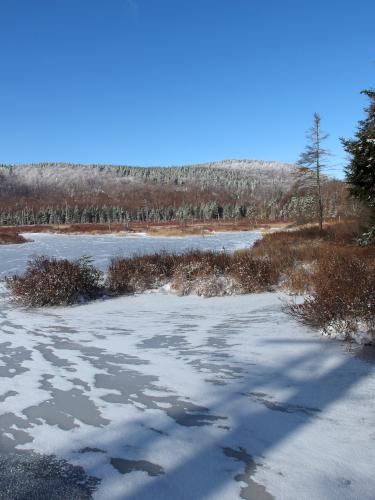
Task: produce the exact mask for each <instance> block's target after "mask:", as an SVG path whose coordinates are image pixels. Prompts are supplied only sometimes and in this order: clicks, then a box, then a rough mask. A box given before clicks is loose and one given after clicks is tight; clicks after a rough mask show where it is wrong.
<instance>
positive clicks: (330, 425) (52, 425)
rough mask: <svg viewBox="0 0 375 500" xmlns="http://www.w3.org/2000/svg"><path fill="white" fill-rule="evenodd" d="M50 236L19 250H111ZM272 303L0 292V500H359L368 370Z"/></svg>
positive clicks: (366, 499) (374, 457) (364, 499)
mask: <svg viewBox="0 0 375 500" xmlns="http://www.w3.org/2000/svg"><path fill="white" fill-rule="evenodd" d="M218 237H219V236H218ZM220 237H221V235H220ZM252 237H254V236H253V235H252V234H251V233H244V234H239V233H236V235H234V234H233V233H232V234H227V233H226V234H225V241H224V240H221V242H217V247H216V248H217V249H220V246H226V248H228V249H229V246H230V245H231V246H230V249H234V248H238V247H239V246H241V245H243V246H244V245H245V244H246V245H247V244H249V238H250V239H251V238H252ZM51 238H52V239H51ZM53 238H54V237H53V236H51V235H41V237H40V239H39V238H38V240H37V241H35V243H34V244H32V245H30V247H29V248H30V249H31V247H32V246H34V249H35V248H37V251H36V252H37V253H40V250H41V249H42V248H43V251H42V252H41V253H47V251H49V252H53V243H52V242H53V241H55V242H56V241H59V242H64V245H66V246H65V247H63V246H62V243H61V245H60V244H59V245H58V247H56V248H55V251H54V252H53V253H56V254H59V255H61V256H69V257H76V256H79V255H81V253H80V252H81V250H84V252H83V253H89V254H91V255H92V254H93V253H94V252H93V250H94V249H95V255H96V259H97V262H99V263H102V264H101V265H105V264H106V262H107V259H108V258H109V257H110V256H111V255H113V252H112V251H113V249H114V247H113V245H110V244H109V243H108V240H111V238H108V237H103V239H104V241H102V237H90V238H92V240H90V241H92V242H95V243H93V244H92V247H91V249H92V251H90V252H87V251H86V250H87V249H88V250H90V246H89V245H88V244H87V241H89V240H88V239H87V238H88V237H86V236H85V237H70V236H69V237H67V236H59V237H58V238H59V239H58V240H53ZM70 238H78V240H76V244H77V242H82V241H85V242H86V243H85V245H86V246H85V245H83V243H82V247H81V246H80V247H79V248H78V249H77V248H75V247H74V245H72V244H71V242H70V241H71V240H70ZM80 238H83V240H81V239H80ZM213 238H216V236H215V237H213ZM241 238H243V239H242V240H241ZM246 238H247V239H246ZM189 239H190V238H189ZM113 240H114V241H115V242H117V239H116V238H115V237H113ZM149 240H151V241H152V242H155V241H159V240H164V241H165V240H166V239H164V238H163V239H162V238H158V239H154V238H152V239H151V238H150V239H149V238H139V240H138V241H140V245H141V247H142V249H145V248H146V243H144V242H148V241H149ZM175 240H177V238H176V239H175ZM178 240H180V239H178ZM202 240H204V242H206V241H207V242H208V241H210V243H207V244H211V245H212V244H214V243H212V242H214V241H215V240H211V237H207V238H201V239H200V240H195V241H196V242H198V241H199V245H203V244H206V243H203V242H202ZM129 241H130V239H129ZM170 241H171V239H170V238H168V240H167V242H170ZM127 242H128V239H127V238H124V239H123V240H120V239H119V240H118V243H116V245H117V244H118V245H120V247H116V248H115V253H120V252H127V251H129V252H130V253H132V252H133V251H134V249H136V247H135V246H133V247H132V248H131V249H130V248H129V247H125V245H126V244H127ZM229 242H231V244H230V245H229ZM162 243H163V242H160V245H161V244H162ZM220 243H221V245H220ZM153 244H154V243H153ZM173 244H176V245H183V243H182V242H179V243H175V242H173ZM189 244H190V242H189ZM121 245H124V246H123V247H122V248H121ZM143 245H145V246H143ZM12 248H13V251H14V254H13V258H12V253H11V250H12V249H9V247H3V248H1V247H0V253H1V254H2V255H3V256H4V254H3V253H2V252H3V249H4V250H5V252H6V259H5V260H6V262H8V266H12V265H13V266H14V269H17V270H20V269H21V268H22V265H24V262H25V259H26V258H27V255H26V253H27V252H26V250H25V249H26V248H27V245H18V246H13V247H12ZM159 248H160V247H159ZM189 248H191V245H190V246H189ZM204 248H207V247H204ZM154 249H155V248H153V250H154ZM176 249H177V250H180V249H181V250H182V247H181V246H180V247H178V248H176ZM75 251H77V253H74V252H75ZM22 252H25V253H22ZM69 252H73V253H69ZM31 253H32V252H31ZM1 262H2V263H1V266H2V271H3V272H5V271H6V270H7V269H6V265H5V264H4V260H3V259H2V261H1ZM12 262H13V264H12ZM8 272H9V269H8ZM285 299H286V297H285V296H283V295H281V294H276V293H274V294H272V293H264V294H254V295H247V296H238V297H218V298H212V299H204V298H200V297H196V296H190V297H175V296H173V295H171V294H166V293H163V292H154V293H148V294H143V295H139V296H131V297H121V298H117V299H112V300H98V301H96V302H92V303H90V304H85V305H80V306H75V307H60V308H48V309H43V310H42V309H39V310H25V309H21V308H16V307H14V306H12V305H11V304H10V303H9V302H8V301H7V298H6V295H5V294H3V295H2V296H1V297H0V300H1V302H0V330H1V337H0V498H1V499H7V500H10V499H11V500H12V499H14V500H16V499H17V500H19V499H21V498H22V499H28V498H35V499H38V500H44V499H46V500H57V499H59V500H61V499H64V500H65V499H67V500H74V499H85V498H90V497H91V495H93V497H94V498H95V499H100V500H108V499H111V500H117V499H118V500H120V499H132V500H133V499H135V500H141V499H142V500H146V499H147V500H149V499H152V500H158V499H163V500H177V499H179V500H180V499H183V500H184V499H186V500H198V499H199V500H200V499H210V500H233V499H236V498H244V499H254V500H270V499H272V498H276V499H283V500H303V499H306V500H310V499H314V500H327V499H329V500H342V499H344V500H345V499H346V500H352V499H357V498H358V499H361V500H372V499H373V498H374V496H373V492H374V491H375V477H374V474H373V470H374V466H375V434H374V428H375V425H374V424H375V417H374V394H375V374H374V371H373V369H374V364H373V363H368V362H366V361H365V360H362V359H359V358H358V357H355V356H353V355H352V354H351V353H350V352H347V349H346V348H345V347H344V346H343V345H342V344H340V343H339V342H336V341H331V340H329V339H326V338H322V337H320V336H319V335H318V334H317V333H316V332H314V331H312V330H309V329H308V328H306V327H303V326H301V325H299V324H297V323H296V322H295V321H294V320H293V319H292V318H290V317H288V316H287V315H286V314H285V313H284V312H283V310H282V300H285ZM31 492H32V493H33V496H31V494H30V493H31Z"/></svg>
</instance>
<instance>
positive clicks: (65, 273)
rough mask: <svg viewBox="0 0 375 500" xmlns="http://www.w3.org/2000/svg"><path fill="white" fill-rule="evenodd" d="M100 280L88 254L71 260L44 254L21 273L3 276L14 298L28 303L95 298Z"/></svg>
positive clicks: (55, 302) (55, 303)
mask: <svg viewBox="0 0 375 500" xmlns="http://www.w3.org/2000/svg"><path fill="white" fill-rule="evenodd" d="M100 281H101V273H100V272H99V271H98V270H97V269H95V267H93V265H92V263H91V260H90V259H89V258H88V257H83V258H81V259H78V260H75V261H73V262H70V261H68V260H67V259H62V260H58V259H56V258H53V257H45V256H41V257H36V258H34V259H33V260H30V261H29V262H28V264H27V268H26V271H25V273H24V274H23V275H22V276H17V275H16V276H13V277H9V278H7V279H6V283H7V286H8V288H9V289H10V292H11V295H12V297H13V299H14V300H15V301H16V302H19V303H21V304H23V305H26V306H31V307H40V306H53V305H68V304H74V303H77V302H80V301H81V300H85V299H92V298H96V297H97V296H98V295H99V294H100V292H101V290H102V287H101V285H100Z"/></svg>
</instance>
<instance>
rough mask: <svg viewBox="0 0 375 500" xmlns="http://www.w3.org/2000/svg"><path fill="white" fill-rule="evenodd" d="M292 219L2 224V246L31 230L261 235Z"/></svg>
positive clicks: (19, 240) (22, 238)
mask: <svg viewBox="0 0 375 500" xmlns="http://www.w3.org/2000/svg"><path fill="white" fill-rule="evenodd" d="M292 224H293V223H292V222H267V221H259V222H253V221H238V222H225V221H220V222H218V221H207V222H201V221H199V222H190V223H176V222H173V223H171V222H167V223H151V222H150V223H148V222H133V223H129V224H127V225H125V224H64V225H55V224H45V225H30V226H0V245H8V244H22V243H28V242H29V240H27V238H25V235H27V234H28V233H34V234H35V233H51V234H65V235H85V234H87V235H101V234H103V235H110V234H113V235H118V236H127V235H137V234H140V233H141V234H144V235H147V236H155V237H158V236H163V237H184V236H204V235H207V236H208V235H210V234H215V233H220V232H239V231H260V232H261V233H262V234H264V233H268V232H272V231H275V230H276V231H278V230H282V229H286V228H287V227H290V226H291V225H292Z"/></svg>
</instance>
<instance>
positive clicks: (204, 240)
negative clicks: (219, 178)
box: [0, 231, 260, 278]
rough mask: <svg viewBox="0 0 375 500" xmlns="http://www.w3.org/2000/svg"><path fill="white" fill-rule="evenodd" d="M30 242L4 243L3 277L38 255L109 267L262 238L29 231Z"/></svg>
mask: <svg viewBox="0 0 375 500" xmlns="http://www.w3.org/2000/svg"><path fill="white" fill-rule="evenodd" d="M23 236H24V237H25V238H26V239H27V240H28V241H29V242H28V243H23V244H15V245H3V246H0V278H3V277H5V276H7V275H12V274H14V273H19V272H22V271H23V270H24V269H25V266H26V263H27V261H28V260H29V259H30V258H32V257H33V256H35V255H48V256H56V257H59V258H68V259H76V258H78V257H82V256H83V255H88V256H91V257H93V259H94V262H95V265H96V266H97V267H98V268H100V269H101V270H102V271H104V270H105V269H106V267H107V266H108V264H109V261H110V259H111V257H117V256H131V255H135V254H146V253H147V254H149V253H154V252H160V251H164V250H165V251H169V252H176V253H182V252H185V251H187V250H191V249H200V250H214V251H222V250H226V251H234V250H239V249H241V248H245V247H249V246H251V245H252V244H253V243H254V241H255V240H257V239H259V238H260V233H259V232H258V231H237V232H236V231H228V232H220V233H212V234H209V235H204V236H201V235H199V236H188V237H170V236H164V237H161V236H148V235H146V234H144V233H134V234H131V233H130V234H125V235H124V234H122V233H120V234H117V233H114V234H98V235H87V234H83V235H67V234H57V233H25V234H23Z"/></svg>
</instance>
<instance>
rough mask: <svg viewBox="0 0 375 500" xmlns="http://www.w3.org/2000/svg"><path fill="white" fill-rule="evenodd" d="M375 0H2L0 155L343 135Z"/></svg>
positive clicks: (148, 150) (121, 155)
mask: <svg viewBox="0 0 375 500" xmlns="http://www.w3.org/2000/svg"><path fill="white" fill-rule="evenodd" d="M374 19H375V2H374V0H356V1H354V0H353V1H352V0H341V1H336V0H325V1H323V0H314V1H307V0H306V1H302V0H285V1H282V0H268V1H267V0H0V56H1V57H0V65H1V66H0V67H1V78H0V114H1V120H0V162H2V163H22V162H37V161H70V162H83V163H92V162H93V163H117V164H125V163H126V164H137V165H158V164H163V165H167V164H183V163H185V164H186V163H195V162H204V161H210V160H216V159H224V158H256V159H271V160H272V159H273V160H280V161H286V162H293V161H295V160H296V158H297V157H298V155H299V153H300V151H301V149H303V147H304V145H305V132H306V129H307V128H308V127H309V126H310V124H311V122H312V115H313V113H314V111H317V112H319V113H320V114H321V116H322V125H323V127H324V129H325V130H326V131H327V132H329V133H330V134H331V135H330V139H329V141H328V142H327V146H329V147H330V148H331V150H332V151H333V153H334V154H335V155H336V156H335V158H334V162H335V163H337V164H339V165H342V164H343V163H344V162H345V155H344V153H343V151H342V149H341V146H340V143H339V140H338V138H339V137H340V136H351V135H352V134H353V131H354V130H355V127H356V122H357V120H358V119H359V118H361V117H362V115H363V111H362V108H363V106H364V105H365V104H366V100H365V98H364V97H363V96H360V94H359V92H360V91H361V90H362V89H363V88H367V87H371V86H375V83H374V82H375V63H374V61H375V29H374Z"/></svg>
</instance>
